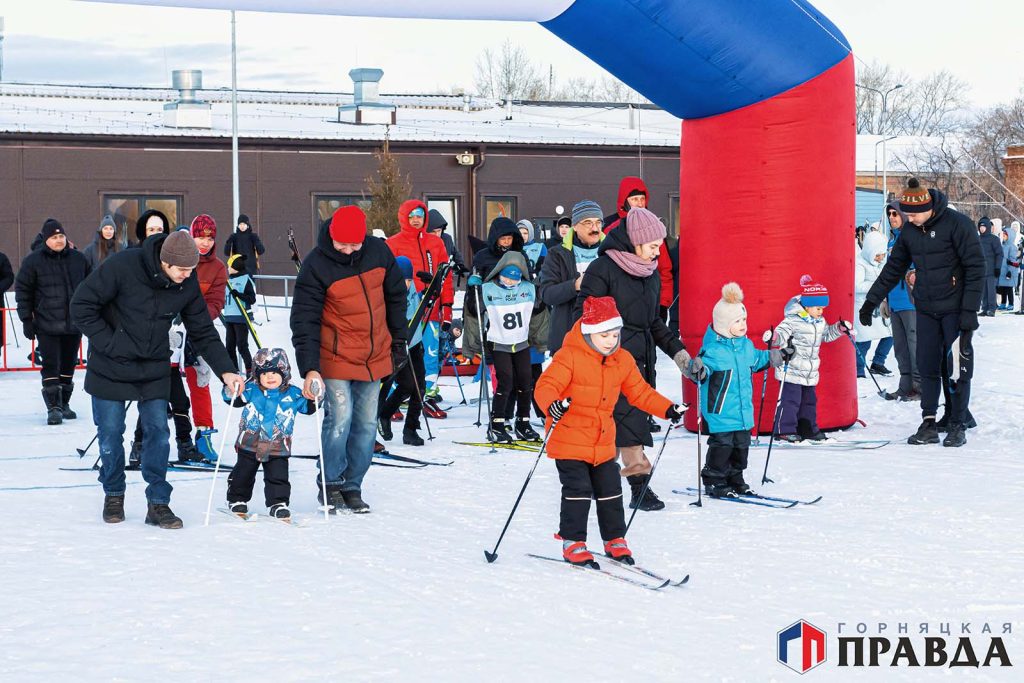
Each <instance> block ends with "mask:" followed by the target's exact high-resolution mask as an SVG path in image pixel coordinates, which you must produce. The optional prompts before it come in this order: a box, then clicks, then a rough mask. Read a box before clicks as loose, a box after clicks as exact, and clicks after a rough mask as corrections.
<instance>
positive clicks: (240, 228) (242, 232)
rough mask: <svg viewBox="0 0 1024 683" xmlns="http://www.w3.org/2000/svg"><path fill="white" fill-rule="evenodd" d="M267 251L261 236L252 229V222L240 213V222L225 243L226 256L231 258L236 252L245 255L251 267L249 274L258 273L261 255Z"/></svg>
mask: <svg viewBox="0 0 1024 683" xmlns="http://www.w3.org/2000/svg"><path fill="white" fill-rule="evenodd" d="M266 251H267V248H266V247H264V246H263V242H262V241H261V240H260V236H259V235H257V234H256V233H255V232H253V231H252V223H250V222H249V217H248V216H246V215H245V214H244V213H241V214H238V224H237V227H236V228H235V232H233V233H232V234H231V236H230V237H228V240H227V242H225V243H224V256H225V257H226V258H231V257H232V256H234V255H235V254H241V255H242V256H244V257H245V262H246V263H247V264H248V267H249V274H250V275H256V274H257V273H259V272H260V259H259V257H260V256H261V255H262V254H263V253H264V252H266Z"/></svg>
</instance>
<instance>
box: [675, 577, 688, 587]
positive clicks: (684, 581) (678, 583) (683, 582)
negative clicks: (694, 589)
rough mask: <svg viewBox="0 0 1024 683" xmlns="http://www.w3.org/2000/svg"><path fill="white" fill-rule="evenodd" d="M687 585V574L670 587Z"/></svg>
mask: <svg viewBox="0 0 1024 683" xmlns="http://www.w3.org/2000/svg"><path fill="white" fill-rule="evenodd" d="M688 583H690V575H689V574H687V575H686V576H684V577H683V578H681V579H680V580H678V581H676V582H675V583H674V584H672V585H673V586H677V587H678V586H685V585H686V584H688Z"/></svg>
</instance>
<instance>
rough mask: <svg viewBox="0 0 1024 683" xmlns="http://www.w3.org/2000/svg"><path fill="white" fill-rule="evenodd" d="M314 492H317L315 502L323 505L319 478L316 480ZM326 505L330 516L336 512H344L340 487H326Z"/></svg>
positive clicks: (322, 493)
mask: <svg viewBox="0 0 1024 683" xmlns="http://www.w3.org/2000/svg"><path fill="white" fill-rule="evenodd" d="M316 491H317V493H316V500H317V502H318V503H320V505H323V504H324V492H323V489H322V488H320V479H319V477H318V478H317V480H316ZM327 504H328V505H329V506H330V510H329V512H330V513H331V514H332V515H335V514H337V513H338V510H344V509H345V499H344V498H343V497H342V495H341V487H340V486H328V487H327Z"/></svg>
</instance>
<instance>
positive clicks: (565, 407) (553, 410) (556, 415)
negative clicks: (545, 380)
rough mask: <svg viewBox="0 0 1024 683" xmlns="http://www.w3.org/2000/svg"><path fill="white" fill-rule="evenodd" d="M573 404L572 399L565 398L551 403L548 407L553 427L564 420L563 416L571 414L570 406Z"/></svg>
mask: <svg viewBox="0 0 1024 683" xmlns="http://www.w3.org/2000/svg"><path fill="white" fill-rule="evenodd" d="M571 402H572V399H571V398H563V399H560V400H558V401H552V402H551V405H549V406H548V415H550V416H551V424H552V425H554V424H557V423H558V421H559V420H561V419H562V416H563V415H565V414H566V413H567V412H569V404H570V403H571Z"/></svg>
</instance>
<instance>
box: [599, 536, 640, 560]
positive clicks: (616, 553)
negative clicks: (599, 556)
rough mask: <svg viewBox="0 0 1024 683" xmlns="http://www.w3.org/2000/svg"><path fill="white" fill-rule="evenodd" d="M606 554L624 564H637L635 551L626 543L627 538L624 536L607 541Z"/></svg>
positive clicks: (605, 543)
mask: <svg viewBox="0 0 1024 683" xmlns="http://www.w3.org/2000/svg"><path fill="white" fill-rule="evenodd" d="M604 554H605V555H607V556H608V557H610V558H612V559H613V560H615V561H616V562H621V563H622V564H636V560H634V559H633V553H632V552H631V551H630V549H629V546H628V545H626V539H624V538H613V539H612V540H610V541H605V542H604Z"/></svg>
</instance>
